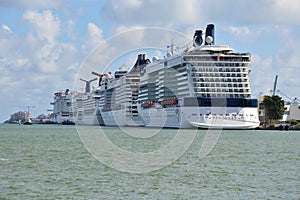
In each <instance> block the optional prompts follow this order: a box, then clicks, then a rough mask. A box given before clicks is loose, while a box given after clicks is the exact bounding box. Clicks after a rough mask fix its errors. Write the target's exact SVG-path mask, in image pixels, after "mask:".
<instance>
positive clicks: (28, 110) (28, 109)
mask: <svg viewBox="0 0 300 200" xmlns="http://www.w3.org/2000/svg"><path fill="white" fill-rule="evenodd" d="M14 107H18V108H27V112H28V113H30V108H35V106H14Z"/></svg>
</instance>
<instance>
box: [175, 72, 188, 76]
mask: <svg viewBox="0 0 300 200" xmlns="http://www.w3.org/2000/svg"><path fill="white" fill-rule="evenodd" d="M186 74H187V72H186V71H184V72H181V73H177V74H176V75H175V77H178V76H185V75H186Z"/></svg>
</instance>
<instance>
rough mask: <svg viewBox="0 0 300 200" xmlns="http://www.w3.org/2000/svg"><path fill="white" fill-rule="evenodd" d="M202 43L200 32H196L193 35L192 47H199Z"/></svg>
mask: <svg viewBox="0 0 300 200" xmlns="http://www.w3.org/2000/svg"><path fill="white" fill-rule="evenodd" d="M202 43H203V38H202V30H196V31H195V34H194V46H201V45H202Z"/></svg>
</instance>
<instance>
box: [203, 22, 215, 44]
mask: <svg viewBox="0 0 300 200" xmlns="http://www.w3.org/2000/svg"><path fill="white" fill-rule="evenodd" d="M214 44H215V25H214V24H208V25H207V27H206V30H205V45H214Z"/></svg>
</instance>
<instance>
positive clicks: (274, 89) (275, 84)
mask: <svg viewBox="0 0 300 200" xmlns="http://www.w3.org/2000/svg"><path fill="white" fill-rule="evenodd" d="M277 79H278V75H276V76H275V81H274V86H273V96H275V93H276V87H277Z"/></svg>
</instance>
